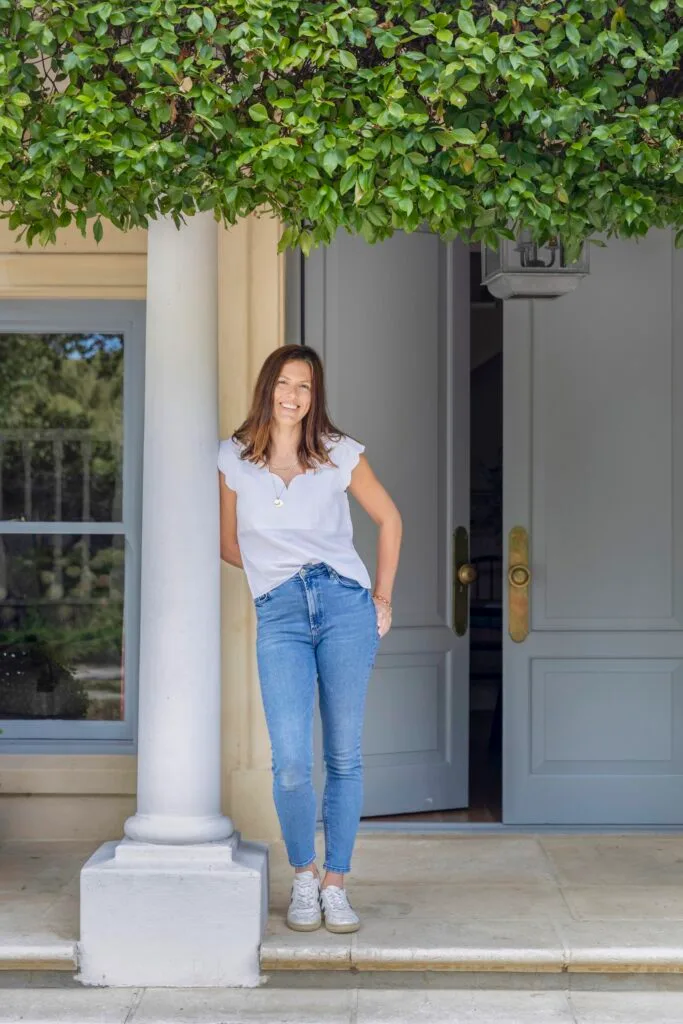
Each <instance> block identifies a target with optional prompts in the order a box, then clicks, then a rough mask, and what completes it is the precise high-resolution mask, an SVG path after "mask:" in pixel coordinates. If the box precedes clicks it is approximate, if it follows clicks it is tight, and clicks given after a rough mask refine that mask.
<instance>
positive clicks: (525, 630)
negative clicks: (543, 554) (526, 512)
mask: <svg viewBox="0 0 683 1024" xmlns="http://www.w3.org/2000/svg"><path fill="white" fill-rule="evenodd" d="M530 586H531V571H530V569H529V535H528V533H527V531H526V530H525V529H524V527H523V526H513V527H512V529H511V530H510V534H509V537H508V604H509V608H508V613H509V614H508V619H509V621H508V632H509V634H510V639H511V640H514V642H515V643H516V644H521V643H522V641H524V640H526V638H527V636H528V635H529V587H530Z"/></svg>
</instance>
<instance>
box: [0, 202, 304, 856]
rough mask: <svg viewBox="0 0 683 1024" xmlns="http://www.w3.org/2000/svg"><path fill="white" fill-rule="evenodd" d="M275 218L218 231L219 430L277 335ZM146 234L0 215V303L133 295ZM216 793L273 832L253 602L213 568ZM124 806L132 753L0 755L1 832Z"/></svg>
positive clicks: (236, 416)
mask: <svg viewBox="0 0 683 1024" xmlns="http://www.w3.org/2000/svg"><path fill="white" fill-rule="evenodd" d="M279 233H280V226H279V224H278V222H277V221H276V220H275V219H273V218H272V217H269V216H262V217H256V216H252V217H249V218H247V219H246V220H244V221H242V222H240V223H239V224H238V225H236V226H235V227H234V228H230V229H228V230H222V231H221V232H220V235H219V384H218V386H219V403H220V405H219V408H220V433H221V436H226V435H227V434H229V433H230V431H231V430H233V429H234V427H235V426H237V424H238V423H239V422H240V420H241V419H242V418H243V417H244V414H245V412H246V409H247V405H248V401H249V395H250V393H251V388H252V385H253V382H254V379H255V376H256V373H257V372H258V369H259V366H260V365H261V362H262V360H263V359H264V358H265V356H266V355H267V354H268V352H270V351H271V349H272V348H274V347H276V346H277V345H280V344H282V343H283V340H284V257H282V256H278V254H277V240H278V237H279ZM146 249H147V237H146V232H144V231H139V230H138V231H132V232H128V233H126V234H124V233H122V232H120V231H116V230H115V229H113V228H111V227H105V234H104V238H103V240H102V242H101V243H100V245H99V246H97V245H96V244H95V242H94V241H93V240H92V238H88V239H84V238H82V236H81V235H80V233H79V232H77V231H75V230H66V231H63V232H61V233H60V235H59V238H58V241H57V243H56V244H55V245H53V246H50V247H48V248H46V249H42V248H40V247H39V246H37V245H34V246H33V247H32V248H31V249H27V248H26V246H25V245H23V244H22V243H21V242H17V241H16V233H15V232H11V231H9V230H8V228H7V223H6V221H0V299H2V298H13V299H17V298H21V299H27V298H64V299H67V298H69V299H74V298H81V299H86V298H88V299H94V298H101V299H144V297H145V276H146ZM222 639H223V661H222V693H223V737H224V741H223V794H224V804H225V810H226V811H227V813H229V814H231V816H232V817H233V819H234V821H235V824H236V826H237V828H239V829H240V830H241V831H242V833H243V834H244V835H245V836H247V837H248V838H253V839H273V838H276V837H277V835H278V834H279V829H278V825H277V819H276V816H275V810H274V807H273V802H272V796H271V781H270V751H269V744H268V738H267V733H266V729H265V723H264V719H263V712H262V709H261V702H260V696H259V692H258V677H257V674H256V663H255V654H254V643H255V622H254V614H253V606H252V602H251V600H250V598H249V592H248V590H247V587H246V584H245V581H244V579H243V577H242V574H241V573H240V572H238V571H237V570H235V569H232V568H230V567H227V566H224V568H223V617H222ZM134 808H135V758H134V757H131V756H128V757H127V756H112V755H26V754H4V755H0V838H2V839H6V838H15V839H72V838H73V839H88V840H93V841H97V840H104V839H111V838H117V837H118V836H120V835H121V830H122V826H123V822H124V820H125V818H126V817H128V815H129V814H131V813H132V812H133V810H134Z"/></svg>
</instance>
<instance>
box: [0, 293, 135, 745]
mask: <svg viewBox="0 0 683 1024" xmlns="http://www.w3.org/2000/svg"><path fill="white" fill-rule="evenodd" d="M143 338H144V304H143V303H140V302H95V301H93V302H90V301H86V302H64V301H36V302H0V729H1V730H2V732H1V733H0V750H2V751H3V752H12V751H14V752H29V751H36V752H45V753H48V752H49V753H56V752H59V753H67V752H70V751H71V752H76V751H84V752H89V753H92V752H95V751H109V752H111V753H127V752H131V751H132V750H133V749H134V743H135V736H136V730H135V725H136V716H137V664H138V619H139V611H138V609H139V600H138V593H139V554H140V532H141V531H140V520H141V468H142V454H141V453H142V422H143V421H142V413H143V409H142V405H143V395H144V386H143V374H144V352H143Z"/></svg>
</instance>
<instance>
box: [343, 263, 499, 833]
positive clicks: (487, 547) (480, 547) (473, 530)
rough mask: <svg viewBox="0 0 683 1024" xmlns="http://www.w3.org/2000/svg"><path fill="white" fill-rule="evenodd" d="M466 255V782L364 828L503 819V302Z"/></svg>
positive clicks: (369, 821)
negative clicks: (459, 800) (455, 792)
mask: <svg viewBox="0 0 683 1024" xmlns="http://www.w3.org/2000/svg"><path fill="white" fill-rule="evenodd" d="M480 281H481V256H480V253H479V251H476V250H473V251H472V252H470V370H469V376H470V404H469V407H470V413H469V419H470V531H469V533H470V562H471V563H472V564H473V565H474V566H475V568H476V570H477V578H476V580H475V582H474V583H473V584H472V585H471V587H470V593H469V598H470V608H469V652H470V662H469V782H468V802H467V806H466V807H453V808H450V809H442V810H438V811H420V812H415V813H409V814H394V815H382V816H373V817H364V819H363V820H364V822H365V823H367V824H368V825H372V824H374V823H377V824H380V823H395V824H402V823H405V824H412V825H419V824H425V825H427V824H431V825H442V826H446V827H447V826H448V824H453V825H461V824H482V825H485V824H497V823H500V822H501V821H502V713H503V672H502V646H503V303H502V302H500V301H499V300H496V299H495V298H494V297H493V296H492V295H491V294H490V292H489V291H488V289H486V288H485V287H483V286H482V285H481V284H480Z"/></svg>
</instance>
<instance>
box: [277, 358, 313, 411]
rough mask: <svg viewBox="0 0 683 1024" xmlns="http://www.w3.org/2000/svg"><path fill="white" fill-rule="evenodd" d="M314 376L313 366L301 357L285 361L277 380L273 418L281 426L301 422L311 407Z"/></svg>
mask: <svg viewBox="0 0 683 1024" xmlns="http://www.w3.org/2000/svg"><path fill="white" fill-rule="evenodd" d="M312 389H313V377H312V374H311V367H310V366H309V364H308V363H306V362H304V361H303V360H301V359H292V360H291V361H290V362H288V363H285V365H284V366H283V367H282V370H281V372H280V376H279V377H278V379H277V381H276V382H275V391H274V392H273V419H274V420H275V422H276V423H278V424H279V425H281V426H290V427H291V426H294V425H295V424H297V423H301V421H302V420H303V418H304V416H305V415H306V413H307V412H308V410H309V409H310V408H311V393H312Z"/></svg>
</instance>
